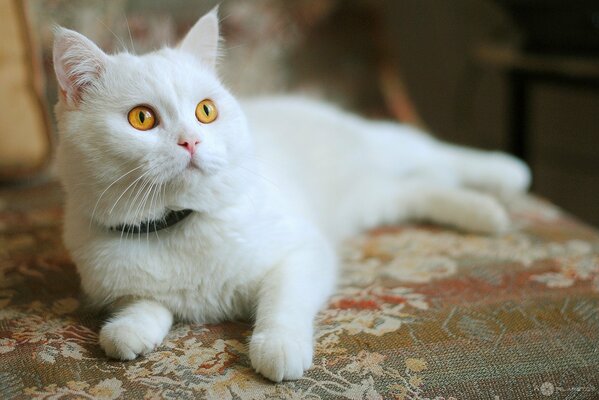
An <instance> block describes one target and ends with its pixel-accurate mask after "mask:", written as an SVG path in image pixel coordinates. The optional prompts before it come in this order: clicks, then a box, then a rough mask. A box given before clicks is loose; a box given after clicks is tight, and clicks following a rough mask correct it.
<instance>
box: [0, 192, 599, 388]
mask: <svg viewBox="0 0 599 400" xmlns="http://www.w3.org/2000/svg"><path fill="white" fill-rule="evenodd" d="M61 197H62V196H61V193H60V190H59V188H58V186H57V185H56V184H55V183H48V184H45V185H41V186H36V187H29V188H20V189H16V188H13V189H6V188H5V189H0V398H2V399H29V398H45V399H57V398H99V399H115V398H128V399H130V398H146V399H160V398H172V399H192V398H212V399H300V398H302V399H303V398H306V399H344V398H347V399H404V398H405V399H407V398H410V399H411V398H435V397H436V396H439V397H440V396H443V398H445V399H448V398H452V396H453V398H456V399H520V398H522V399H525V398H526V399H528V398H533V399H534V398H539V399H544V398H547V399H596V398H599V372H598V371H599V236H598V235H597V232H595V231H594V230H593V229H590V228H589V227H587V226H585V225H584V224H582V223H580V222H577V221H574V220H572V219H571V218H570V217H568V216H567V215H565V214H563V213H562V212H561V211H560V210H558V209H557V208H555V207H554V206H552V205H551V204H550V203H547V202H545V201H542V200H538V199H535V198H532V197H522V198H518V199H514V200H512V201H511V202H510V204H509V207H510V210H511V215H512V217H513V220H514V230H513V231H512V232H509V233H507V234H504V235H500V236H495V237H489V236H479V235H472V234H464V233H460V232H456V231H453V230H449V229H444V228H440V227H435V226H428V225H420V224H416V225H403V226H389V227H381V228H379V229H375V230H373V231H371V232H367V233H364V234H363V235H360V236H358V237H355V238H353V239H352V240H350V241H349V242H348V243H347V244H346V245H345V246H344V249H343V252H342V253H343V260H344V263H343V274H342V279H341V283H340V286H339V289H338V290H337V292H336V294H335V295H334V296H333V297H332V298H331V300H330V301H329V303H328V305H327V306H326V307H325V308H324V309H323V310H322V312H321V313H320V314H319V315H318V318H317V319H318V321H317V333H316V339H315V343H316V353H315V357H314V365H313V366H312V368H311V369H310V370H309V371H308V372H307V373H306V375H305V376H304V378H302V379H300V380H298V381H295V382H285V383H282V384H273V383H270V382H268V381H266V380H265V379H263V378H262V377H260V376H259V375H257V374H256V373H254V372H253V370H252V369H251V367H250V362H249V359H248V352H247V341H248V338H249V335H250V333H251V325H250V324H248V323H246V322H228V323H223V324H217V325H199V324H188V323H178V324H176V325H175V326H174V328H173V330H172V331H171V333H170V334H169V335H168V336H167V338H166V340H165V342H164V343H163V344H162V345H161V346H160V347H159V348H158V349H157V350H156V351H155V352H153V353H151V354H149V355H147V356H146V357H143V358H140V359H138V360H135V361H130V362H120V361H113V360H109V359H107V358H106V357H105V355H104V354H103V352H102V350H101V349H100V347H99V346H98V343H97V340H98V337H97V332H98V329H99V327H100V324H101V322H102V320H103V318H105V317H106V316H102V315H96V314H94V313H91V312H90V311H89V310H87V309H86V307H85V302H84V299H83V298H82V297H81V292H80V290H79V281H78V277H77V274H76V270H75V267H74V265H73V263H72V262H71V261H70V259H69V256H68V254H67V253H66V252H65V250H64V248H63V246H62V244H61V238H60V227H61V222H60V221H61V214H62V208H61ZM165 268H168V265H165ZM546 396H547V397H546Z"/></svg>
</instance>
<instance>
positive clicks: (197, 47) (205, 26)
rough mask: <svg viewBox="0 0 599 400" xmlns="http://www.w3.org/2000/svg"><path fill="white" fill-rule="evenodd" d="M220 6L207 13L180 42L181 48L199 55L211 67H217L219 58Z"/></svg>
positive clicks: (196, 55)
mask: <svg viewBox="0 0 599 400" xmlns="http://www.w3.org/2000/svg"><path fill="white" fill-rule="evenodd" d="M219 40H220V37H219V29H218V6H216V7H214V8H213V9H212V10H211V11H209V12H208V13H207V14H205V15H204V16H203V17H202V18H200V19H199V20H198V22H196V23H195V25H194V26H192V27H191V29H190V30H189V32H187V35H186V36H185V37H184V38H183V40H182V41H181V43H180V44H179V49H181V50H183V51H185V52H187V53H190V54H192V55H194V56H195V57H197V58H198V59H199V60H200V61H201V62H202V63H203V64H205V65H206V66H208V67H210V68H211V69H214V68H216V60H217V58H218V42H219Z"/></svg>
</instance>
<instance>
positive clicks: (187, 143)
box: [177, 139, 200, 156]
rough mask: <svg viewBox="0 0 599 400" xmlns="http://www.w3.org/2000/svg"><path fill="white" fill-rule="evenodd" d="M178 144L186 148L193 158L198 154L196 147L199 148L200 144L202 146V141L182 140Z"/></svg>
mask: <svg viewBox="0 0 599 400" xmlns="http://www.w3.org/2000/svg"><path fill="white" fill-rule="evenodd" d="M177 144H178V145H179V146H181V147H185V148H186V149H187V151H189V154H191V155H192V156H193V154H194V153H195V152H196V147H197V146H198V144H200V141H199V140H197V139H196V140H191V139H180V140H179V142H178V143H177Z"/></svg>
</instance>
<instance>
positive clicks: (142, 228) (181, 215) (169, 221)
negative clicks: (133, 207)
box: [109, 209, 193, 234]
mask: <svg viewBox="0 0 599 400" xmlns="http://www.w3.org/2000/svg"><path fill="white" fill-rule="evenodd" d="M192 212H193V210H189V209H185V210H179V211H173V210H169V211H168V212H167V213H166V214H164V216H163V217H162V218H160V219H151V220H148V221H143V222H141V223H140V224H139V225H128V224H120V225H117V226H111V227H110V228H109V229H110V231H111V232H119V233H122V232H126V233H127V234H129V233H133V234H140V233H141V234H143V233H153V232H156V231H161V230H163V229H167V228H170V227H171V226H173V225H176V224H177V223H179V222H181V221H182V220H184V219H185V218H187V217H188V216H189V215H190V214H191V213H192Z"/></svg>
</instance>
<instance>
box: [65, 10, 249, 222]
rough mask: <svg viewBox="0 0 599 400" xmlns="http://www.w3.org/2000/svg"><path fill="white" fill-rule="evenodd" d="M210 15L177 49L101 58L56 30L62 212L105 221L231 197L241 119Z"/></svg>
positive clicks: (242, 139)
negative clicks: (220, 71) (222, 70)
mask: <svg viewBox="0 0 599 400" xmlns="http://www.w3.org/2000/svg"><path fill="white" fill-rule="evenodd" d="M218 31H219V28H218V17H217V11H216V9H215V10H213V11H211V12H209V13H208V14H206V15H205V16H203V17H202V18H200V20H199V21H198V22H197V23H196V24H195V25H194V26H193V27H192V28H191V30H190V31H189V33H188V34H187V35H186V36H185V38H184V39H183V40H182V41H181V42H180V44H179V45H178V46H177V47H175V48H163V49H161V50H158V51H155V52H152V53H149V54H145V55H141V56H137V55H133V54H129V53H119V54H114V55H108V54H106V53H104V52H103V51H102V50H101V49H100V48H98V46H96V45H95V44H94V43H93V42H92V41H90V40H89V39H87V38H86V37H84V36H82V35H81V34H79V33H77V32H74V31H71V30H68V29H64V28H57V29H56V33H55V41H54V69H55V72H56V78H57V80H58V84H59V91H60V93H59V102H58V104H57V106H56V115H57V120H58V128H59V133H60V135H59V148H58V151H57V164H58V170H59V174H60V176H61V179H62V182H63V185H64V187H65V190H66V192H67V195H68V196H67V197H68V202H69V206H71V207H75V208H77V209H79V210H80V211H81V212H83V213H86V214H88V216H91V217H92V218H93V219H95V220H96V221H97V222H100V223H102V224H105V225H108V226H110V225H114V224H120V223H129V224H131V223H139V222H140V221H143V220H145V219H149V218H152V217H157V216H160V215H161V214H162V213H163V212H164V211H165V209H166V208H175V209H176V208H191V209H196V210H198V211H206V210H210V209H213V208H216V207H220V206H223V205H224V203H227V202H229V201H232V199H233V198H234V196H235V195H234V193H233V192H235V191H237V190H240V186H242V185H241V182H243V181H246V180H247V179H248V176H247V175H246V176H243V177H241V176H239V173H240V172H239V171H240V170H243V169H240V167H241V166H242V165H243V164H244V163H246V162H247V161H248V159H249V158H250V155H251V143H250V138H249V134H248V132H247V127H246V122H245V118H244V116H243V113H242V111H241V109H240V107H239V104H238V103H237V101H236V100H235V99H234V98H233V96H232V95H231V94H230V93H229V92H228V91H227V90H226V89H225V88H224V87H223V85H222V84H221V82H220V81H219V79H218V77H217V74H216V60H217V52H218V41H219V32H218Z"/></svg>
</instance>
